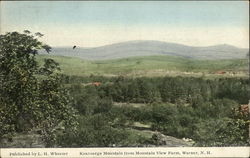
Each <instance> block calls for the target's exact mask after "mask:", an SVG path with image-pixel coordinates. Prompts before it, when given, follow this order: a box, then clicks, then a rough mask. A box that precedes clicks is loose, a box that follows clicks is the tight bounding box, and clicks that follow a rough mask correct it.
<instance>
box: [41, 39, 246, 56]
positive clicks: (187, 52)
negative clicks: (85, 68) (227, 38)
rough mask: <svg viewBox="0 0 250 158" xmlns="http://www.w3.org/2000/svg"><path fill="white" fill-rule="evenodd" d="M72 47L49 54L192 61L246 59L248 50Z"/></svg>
mask: <svg viewBox="0 0 250 158" xmlns="http://www.w3.org/2000/svg"><path fill="white" fill-rule="evenodd" d="M72 47H73V46H72ZM72 47H56V48H53V49H52V53H51V54H52V55H63V56H70V57H80V58H82V59H88V60H105V59H118V58H127V57H132V56H154V55H173V56H181V57H186V58H194V59H242V58H246V54H247V52H248V49H242V48H237V47H234V46H231V45H216V46H209V47H190V46H185V45H181V44H175V43H167V42H160V41H129V42H122V43H116V44H111V45H106V46H101V47H96V48H80V47H77V48H76V49H72ZM43 53H44V52H43Z"/></svg>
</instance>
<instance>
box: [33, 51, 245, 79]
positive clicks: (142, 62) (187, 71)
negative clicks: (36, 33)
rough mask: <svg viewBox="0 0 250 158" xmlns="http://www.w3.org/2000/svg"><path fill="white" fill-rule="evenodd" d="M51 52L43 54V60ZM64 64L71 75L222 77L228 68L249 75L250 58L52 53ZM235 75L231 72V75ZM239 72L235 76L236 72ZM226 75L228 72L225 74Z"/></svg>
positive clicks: (54, 58) (54, 57)
mask: <svg viewBox="0 0 250 158" xmlns="http://www.w3.org/2000/svg"><path fill="white" fill-rule="evenodd" d="M44 58H48V56H47V55H40V56H39V58H38V59H39V62H40V63H41V61H42V60H43V59H44ZM49 58H51V59H53V60H55V61H57V62H58V63H60V65H61V68H62V71H63V72H64V73H65V74H67V75H75V76H88V75H91V74H94V75H100V76H101V75H104V76H114V75H115V76H119V75H126V76H149V77H150V76H152V77H153V76H165V75H170V76H177V75H184V76H198V77H200V76H202V75H204V74H205V75H207V76H220V75H218V74H216V72H217V71H226V72H228V74H226V76H243V77H247V70H248V60H247V59H231V60H194V59H187V58H182V57H174V56H166V55H164V56H147V57H131V58H125V59H116V60H102V61H101V60H100V61H86V60H82V59H80V58H73V57H63V56H49ZM230 74H231V75H230ZM234 74H235V75H234ZM224 76H225V75H224Z"/></svg>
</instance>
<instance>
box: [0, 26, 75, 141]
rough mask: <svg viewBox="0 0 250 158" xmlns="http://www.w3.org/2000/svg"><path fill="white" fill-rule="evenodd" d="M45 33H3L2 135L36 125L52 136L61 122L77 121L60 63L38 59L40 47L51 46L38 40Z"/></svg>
mask: <svg viewBox="0 0 250 158" xmlns="http://www.w3.org/2000/svg"><path fill="white" fill-rule="evenodd" d="M42 36H43V35H42V34H41V33H35V35H32V34H31V32H30V31H28V30H25V31H24V33H18V32H9V33H6V34H4V35H0V85H1V88H0V135H1V136H6V135H8V134H11V133H13V132H25V131H26V132H27V131H30V130H32V129H34V128H39V129H41V130H42V131H43V134H44V135H45V136H46V135H47V136H48V135H49V133H51V132H52V131H54V129H55V128H56V127H57V126H58V125H61V126H69V125H70V126H74V125H76V121H75V112H74V109H73V108H71V107H70V106H69V102H68V98H67V95H66V92H65V90H64V89H63V87H62V84H61V80H60V79H61V77H60V74H59V73H58V72H57V71H58V70H59V65H58V63H56V62H55V61H54V60H52V59H46V60H45V61H44V65H43V66H40V65H39V64H38V62H37V60H36V55H37V54H38V50H41V49H44V50H45V51H47V52H48V53H49V52H50V50H51V47H50V46H48V45H46V44H43V43H42V42H40V41H39V40H38V39H39V38H40V37H42ZM45 125H46V126H47V127H46V126H45ZM48 126H49V127H48Z"/></svg>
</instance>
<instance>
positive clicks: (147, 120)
mask: <svg viewBox="0 0 250 158" xmlns="http://www.w3.org/2000/svg"><path fill="white" fill-rule="evenodd" d="M42 36H43V35H42V34H41V33H35V34H34V35H33V34H32V33H31V32H30V31H28V30H25V31H24V33H18V32H10V33H6V34H5V35H0V55H1V56H0V69H1V71H0V85H1V88H0V144H1V146H0V147H138V146H140V147H147V146H247V145H250V144H249V143H250V140H249V123H250V121H249V111H248V110H246V108H245V107H246V105H247V104H248V103H249V100H250V97H249V94H250V87H249V85H250V84H249V78H241V77H233V78H227V77H218V78H216V77H215V78H205V77H202V76H201V77H192V76H160V77H148V76H145V77H141V76H140V77H134V76H123V75H118V76H111V77H110V76H102V75H101V76H98V75H93V74H92V75H89V76H74V75H68V74H64V73H62V71H61V67H60V64H59V63H57V62H56V61H55V60H53V59H51V58H44V59H43V62H42V64H41V62H38V60H37V56H39V55H38V50H40V49H44V50H45V51H47V52H48V53H49V52H50V51H51V47H50V46H48V45H46V44H43V43H42V42H40V41H39V39H40V37H42ZM168 136H169V137H168ZM170 137H171V138H172V139H171V141H172V143H170V142H171V141H170V140H169V142H168V141H166V140H164V139H167V138H169V139H170ZM186 140H187V141H186ZM34 142H35V143H34Z"/></svg>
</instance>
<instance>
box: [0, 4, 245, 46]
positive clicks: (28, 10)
mask: <svg viewBox="0 0 250 158" xmlns="http://www.w3.org/2000/svg"><path fill="white" fill-rule="evenodd" d="M248 11H249V6H248V2H243V1H240V2H236V1H235V2H230V1H228V2H227V1H210V2H197V1H182V2H177V1H168V2H166V1H165V2H164V1H137V2H133V1H119V2H115V1H106V2H102V1H95V2H91V1H74V2H65V1H51V2H50V1H40V2H31V1H28V2H23V1H22V2H17V1H14V2H10V1H9V2H1V23H2V24H1V31H2V32H5V31H14V30H17V31H22V30H24V29H28V30H31V31H34V32H36V31H40V32H42V33H45V34H46V36H45V37H44V38H45V39H44V40H45V42H47V43H48V44H51V45H55V46H57V45H59V46H63V45H71V44H74V43H76V44H78V45H81V46H86V47H88V46H99V45H105V44H110V43H114V42H122V41H127V40H141V39H146V40H150V38H152V40H161V41H166V42H178V43H182V44H188V45H211V44H216V43H218V44H221V43H228V44H234V45H236V46H240V47H247V44H246V43H247V42H248V41H249V38H248V37H243V36H244V34H245V33H248V32H249V29H248V25H249V15H248ZM230 30H231V31H230ZM223 31H224V32H223ZM227 31H228V32H227ZM229 32H230V33H229ZM218 33H220V34H221V38H218ZM212 34H214V35H215V36H216V38H214V39H215V40H216V39H217V41H213V36H212ZM115 35H117V37H116V36H115ZM235 35H237V37H236V36H235ZM118 36H119V37H118ZM186 36H193V39H192V38H191V37H186ZM198 36H199V37H198ZM201 36H204V37H201ZM210 36H211V37H210ZM232 36H234V38H235V39H228V38H230V37H232ZM190 40H192V42H191V41H190ZM247 40H248V41H247ZM212 41H213V42H212ZM244 41H245V42H244Z"/></svg>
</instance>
